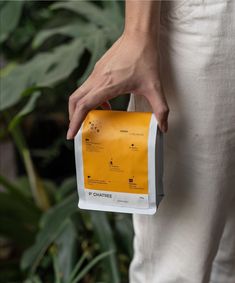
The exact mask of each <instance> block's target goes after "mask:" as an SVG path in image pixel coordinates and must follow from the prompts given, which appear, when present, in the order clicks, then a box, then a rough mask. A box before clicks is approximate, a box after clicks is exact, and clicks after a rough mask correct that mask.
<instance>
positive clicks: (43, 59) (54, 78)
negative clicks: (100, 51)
mask: <svg viewBox="0 0 235 283" xmlns="http://www.w3.org/2000/svg"><path fill="white" fill-rule="evenodd" d="M84 48H85V46H84V44H83V41H82V40H80V39H76V40H73V41H72V42H70V43H68V44H65V45H62V46H59V47H57V48H55V49H54V50H53V51H51V52H45V53H40V54H38V55H37V56H35V57H34V58H33V59H31V60H30V61H28V62H27V63H25V64H22V65H19V66H17V67H16V68H15V69H13V70H12V72H11V73H10V74H9V75H8V76H6V77H2V78H0V80H1V81H0V87H1V92H0V95H1V97H0V110H4V109H6V108H8V107H10V106H13V105H15V104H16V103H17V102H19V100H20V99H21V96H22V95H26V94H27V89H30V88H32V87H35V86H36V87H52V86H53V85H54V84H55V83H59V82H60V81H62V80H64V79H66V78H67V77H68V76H69V75H70V74H71V72H72V71H73V70H74V69H75V68H76V67H77V66H78V60H79V58H80V56H81V55H82V54H83V51H84ZM24 92H25V93H24Z"/></svg>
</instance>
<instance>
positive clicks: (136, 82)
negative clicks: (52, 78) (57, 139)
mask: <svg viewBox="0 0 235 283" xmlns="http://www.w3.org/2000/svg"><path fill="white" fill-rule="evenodd" d="M125 93H133V94H134V95H143V96H145V97H146V98H147V99H148V101H149V103H150V105H151V107H152V110H153V113H154V114H155V116H156V118H157V120H158V123H159V128H160V129H161V131H163V132H166V131H167V129H168V124H167V118H168V114H169V108H168V105H167V102H166V98H165V96H164V94H163V92H162V89H161V83H160V79H159V72H158V53H157V44H156V41H155V40H153V38H151V36H149V35H148V34H139V33H125V32H124V33H123V34H122V36H121V37H120V38H119V39H118V40H117V41H116V42H115V43H114V44H113V45H112V47H111V48H110V49H109V50H108V51H107V52H106V53H105V54H104V55H103V56H102V57H101V58H100V59H99V61H98V62H97V63H96V64H95V67H94V69H93V71H92V73H91V75H90V76H89V77H88V79H87V80H86V81H85V82H84V83H83V84H82V85H81V86H80V87H79V88H78V89H77V90H76V91H75V92H74V93H73V94H72V95H71V96H70V98H69V119H70V124H69V130H68V133H67V139H72V138H74V136H75V135H76V133H77V132H78V130H79V128H80V127H81V124H82V122H83V120H84V119H85V117H86V115H87V113H88V112H89V111H90V110H91V109H94V108H96V107H98V106H100V105H102V104H103V103H104V102H105V101H108V100H109V99H111V98H114V97H116V96H118V95H121V94H125Z"/></svg>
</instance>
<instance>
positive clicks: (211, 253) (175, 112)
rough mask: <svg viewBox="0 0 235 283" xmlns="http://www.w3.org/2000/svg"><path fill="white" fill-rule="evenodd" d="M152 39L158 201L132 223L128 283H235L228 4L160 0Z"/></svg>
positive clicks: (142, 107) (232, 44) (232, 50)
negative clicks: (157, 68) (161, 186)
mask: <svg viewBox="0 0 235 283" xmlns="http://www.w3.org/2000/svg"><path fill="white" fill-rule="evenodd" d="M160 37H161V38H160V52H161V54H160V55H161V56H160V57H161V76H162V83H163V88H164V91H165V94H166V97H167V99H168V102H169V106H170V117H169V132H168V133H167V134H166V135H165V152H164V153H165V173H164V183H165V193H166V195H165V198H164V199H163V201H162V202H161V204H160V207H159V210H158V212H157V214H156V215H154V216H143V215H134V216H133V222H134V229H135V238H134V250H135V254H134V258H133V260H132V263H131V266H130V283H207V282H211V283H235V1H233V0H231V1H229V0H184V1H183V0H181V1H163V2H162V15H161V36H160ZM128 110H129V111H151V108H150V106H149V104H148V102H147V101H146V99H144V98H143V97H139V96H134V94H132V95H131V101H130V104H129V107H128ZM212 267H213V268H212Z"/></svg>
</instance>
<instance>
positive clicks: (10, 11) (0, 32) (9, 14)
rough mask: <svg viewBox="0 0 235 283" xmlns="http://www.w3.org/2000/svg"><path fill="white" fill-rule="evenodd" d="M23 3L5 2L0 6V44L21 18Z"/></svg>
mask: <svg viewBox="0 0 235 283" xmlns="http://www.w3.org/2000/svg"><path fill="white" fill-rule="evenodd" d="M23 4H24V1H23V0H21V1H5V3H3V5H1V6H0V26H1V29H0V43H1V42H3V41H4V40H6V39H7V37H8V36H9V34H10V33H11V32H12V31H13V30H14V29H15V28H16V26H17V25H18V22H19V20H20V17H21V13H22V8H23Z"/></svg>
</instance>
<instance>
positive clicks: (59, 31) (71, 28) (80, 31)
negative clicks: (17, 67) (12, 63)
mask: <svg viewBox="0 0 235 283" xmlns="http://www.w3.org/2000/svg"><path fill="white" fill-rule="evenodd" d="M96 30H97V27H96V26H94V25H93V24H90V23H84V22H82V21H78V20H77V21H76V22H74V23H71V24H69V25H66V26H60V27H55V28H51V29H45V30H42V31H40V32H39V33H38V34H37V35H36V37H35V38H34V40H33V43H32V45H33V48H38V47H39V46H40V45H42V44H43V43H44V42H45V41H46V40H47V39H49V38H50V37H52V36H55V35H64V36H68V37H72V38H76V37H77V38H78V37H79V38H80V37H87V36H91V35H92V34H94V33H95V32H96Z"/></svg>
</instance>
